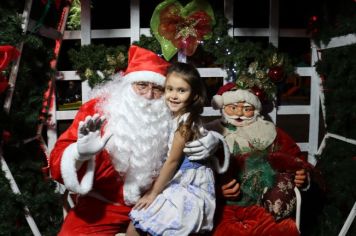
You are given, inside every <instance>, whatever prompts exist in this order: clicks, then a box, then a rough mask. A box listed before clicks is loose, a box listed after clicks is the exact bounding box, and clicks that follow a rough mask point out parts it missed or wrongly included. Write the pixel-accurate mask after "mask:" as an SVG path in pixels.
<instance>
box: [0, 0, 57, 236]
mask: <svg viewBox="0 0 356 236" xmlns="http://www.w3.org/2000/svg"><path fill="white" fill-rule="evenodd" d="M0 5H1V6H0V28H1V30H0V45H3V46H4V45H11V47H14V45H19V44H20V43H21V42H24V46H23V50H22V53H21V63H20V65H19V72H18V74H17V79H16V86H15V87H14V89H15V90H14V96H13V99H12V106H11V110H10V112H9V113H8V114H7V113H5V112H0V133H1V135H0V143H1V147H0V153H1V156H2V157H3V158H4V160H5V161H6V163H7V164H8V166H9V168H10V170H11V173H12V175H13V177H14V179H15V180H16V183H17V185H18V187H19V189H20V190H21V194H15V193H14V192H13V191H12V188H11V187H10V184H9V180H8V178H6V177H5V174H4V172H3V171H1V172H0V186H1V188H0V199H2V202H1V207H0V232H1V233H0V234H1V235H31V234H32V233H31V229H30V228H29V225H28V224H27V222H26V218H25V215H26V214H28V212H27V211H25V210H24V209H25V208H24V207H25V206H27V207H28V209H29V211H30V213H31V215H32V217H33V219H34V220H35V222H36V223H37V226H38V228H39V230H40V232H41V233H42V235H55V234H56V233H57V232H58V228H59V225H60V224H61V222H62V220H63V215H62V203H61V196H60V194H59V193H58V192H56V189H55V187H56V186H55V183H54V182H53V181H52V180H48V181H45V179H44V178H43V174H42V171H41V168H42V166H43V165H44V162H45V161H46V159H45V155H44V153H43V151H42V149H41V148H40V145H39V143H38V142H37V140H36V139H33V137H34V136H36V133H37V126H38V124H39V115H40V110H41V104H42V95H43V92H44V91H45V89H46V87H47V84H48V80H49V79H50V76H51V73H52V71H51V70H50V68H49V62H50V60H51V58H52V54H51V51H52V50H51V48H50V47H49V46H48V45H47V44H46V42H45V40H43V38H40V37H37V36H35V35H33V34H30V33H29V34H23V33H22V29H21V18H20V15H19V14H18V13H19V12H21V11H22V10H23V1H11V0H4V1H1V4H0ZM8 49H9V48H8ZM10 51H12V53H10ZM10 54H11V55H12V56H14V55H16V51H15V50H14V49H11V50H9V51H6V53H2V54H1V56H0V58H1V62H4V61H5V62H6V63H1V64H3V65H5V64H7V61H8V58H10V57H12V56H10ZM10 69H11V63H10V64H7V67H6V69H5V70H4V71H2V72H1V73H0V75H1V76H0V77H1V78H2V82H6V83H7V79H6V78H7V77H9V71H10ZM1 95H4V93H3V94H1ZM4 97H5V96H0V105H1V107H3V104H4ZM1 166H2V165H1ZM2 169H3V168H2Z"/></svg>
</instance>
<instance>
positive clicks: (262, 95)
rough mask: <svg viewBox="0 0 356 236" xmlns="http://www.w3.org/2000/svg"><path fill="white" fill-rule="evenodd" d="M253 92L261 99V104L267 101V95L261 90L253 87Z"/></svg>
mask: <svg viewBox="0 0 356 236" xmlns="http://www.w3.org/2000/svg"><path fill="white" fill-rule="evenodd" d="M251 91H252V92H253V93H254V94H255V95H256V96H257V97H258V98H259V99H260V101H261V102H262V101H264V100H265V99H266V94H265V92H264V91H263V90H262V89H261V88H259V87H257V86H253V87H252V88H251Z"/></svg>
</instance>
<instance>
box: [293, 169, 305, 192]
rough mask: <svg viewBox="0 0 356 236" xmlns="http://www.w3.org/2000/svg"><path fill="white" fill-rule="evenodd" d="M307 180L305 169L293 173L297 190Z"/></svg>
mask: <svg viewBox="0 0 356 236" xmlns="http://www.w3.org/2000/svg"><path fill="white" fill-rule="evenodd" d="M306 180H307V173H306V171H305V169H300V170H297V171H296V172H295V177H294V183H295V186H297V187H298V188H300V187H302V186H304V185H305V184H307V183H306Z"/></svg>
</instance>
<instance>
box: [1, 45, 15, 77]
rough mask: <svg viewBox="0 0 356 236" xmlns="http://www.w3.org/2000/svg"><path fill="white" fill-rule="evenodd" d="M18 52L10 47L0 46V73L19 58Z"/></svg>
mask: <svg viewBox="0 0 356 236" xmlns="http://www.w3.org/2000/svg"><path fill="white" fill-rule="evenodd" d="M19 54H20V53H19V51H18V50H17V49H16V48H15V47H13V46H10V45H5V46H0V72H1V71H3V70H4V69H6V67H7V66H8V65H9V63H10V62H11V61H12V60H14V59H16V58H17V57H18V56H19Z"/></svg>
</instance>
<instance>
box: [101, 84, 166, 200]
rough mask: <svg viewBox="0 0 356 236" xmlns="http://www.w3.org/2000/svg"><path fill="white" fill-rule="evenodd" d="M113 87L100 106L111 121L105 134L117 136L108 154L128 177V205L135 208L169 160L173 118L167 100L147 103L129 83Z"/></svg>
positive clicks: (148, 101)
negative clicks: (134, 205)
mask: <svg viewBox="0 0 356 236" xmlns="http://www.w3.org/2000/svg"><path fill="white" fill-rule="evenodd" d="M123 80H124V79H123ZM110 86H112V87H111V88H109V90H110V97H109V98H108V99H106V100H105V101H104V102H103V103H102V104H101V106H100V109H101V110H102V111H103V112H104V115H105V116H106V118H107V124H106V127H105V132H111V133H112V134H113V136H112V137H111V139H110V141H109V143H108V145H107V150H108V152H109V153H110V156H111V157H112V162H113V165H114V167H115V169H116V170H117V171H118V172H119V173H120V174H121V175H122V176H123V177H124V181H125V183H124V200H125V203H126V204H128V205H133V204H135V203H136V202H137V200H138V199H139V198H140V197H141V196H142V194H143V193H144V192H145V191H146V190H148V189H149V188H150V187H151V185H152V182H153V180H154V179H155V177H157V175H158V174H159V170H160V168H161V166H162V164H163V161H164V159H165V158H166V155H167V149H168V148H167V144H168V137H169V128H170V124H171V123H170V122H171V116H170V113H169V111H168V108H167V106H166V105H165V104H164V100H163V98H162V99H155V100H148V99H145V98H143V97H142V96H139V95H137V94H136V93H135V92H134V91H133V89H132V86H131V84H130V83H126V82H116V83H115V82H114V83H111V85H110ZM113 87H115V88H113Z"/></svg>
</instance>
